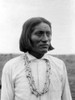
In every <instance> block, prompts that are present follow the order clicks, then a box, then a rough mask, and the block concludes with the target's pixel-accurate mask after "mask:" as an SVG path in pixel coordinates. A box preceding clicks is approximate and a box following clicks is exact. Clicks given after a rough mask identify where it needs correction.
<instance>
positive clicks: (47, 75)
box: [24, 54, 51, 97]
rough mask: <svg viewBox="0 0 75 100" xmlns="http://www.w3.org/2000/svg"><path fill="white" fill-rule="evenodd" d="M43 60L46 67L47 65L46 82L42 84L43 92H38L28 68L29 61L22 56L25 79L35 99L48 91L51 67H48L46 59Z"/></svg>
mask: <svg viewBox="0 0 75 100" xmlns="http://www.w3.org/2000/svg"><path fill="white" fill-rule="evenodd" d="M44 60H45V61H46V65H47V67H46V81H45V83H44V88H43V90H42V91H41V92H40V91H38V90H37V88H36V86H35V81H34V78H33V76H32V71H31V68H30V66H29V63H30V61H29V59H28V57H27V55H26V54H25V56H24V61H25V71H26V77H27V79H28V81H29V85H30V90H31V93H32V94H34V95H35V96H36V97H39V96H42V95H44V94H45V93H47V92H48V91H49V85H50V72H51V66H50V62H49V61H48V60H47V59H44Z"/></svg>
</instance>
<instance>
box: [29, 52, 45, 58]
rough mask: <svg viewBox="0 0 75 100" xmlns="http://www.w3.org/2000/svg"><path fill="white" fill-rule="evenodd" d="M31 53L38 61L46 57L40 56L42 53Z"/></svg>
mask: <svg viewBox="0 0 75 100" xmlns="http://www.w3.org/2000/svg"><path fill="white" fill-rule="evenodd" d="M29 53H30V54H31V55H33V56H34V57H36V58H37V59H40V58H42V57H43V56H44V54H40V53H37V52H33V51H29Z"/></svg>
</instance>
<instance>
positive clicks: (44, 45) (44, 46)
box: [40, 44, 49, 48]
mask: <svg viewBox="0 0 75 100" xmlns="http://www.w3.org/2000/svg"><path fill="white" fill-rule="evenodd" d="M40 47H42V48H48V47H49V45H48V44H41V45H40Z"/></svg>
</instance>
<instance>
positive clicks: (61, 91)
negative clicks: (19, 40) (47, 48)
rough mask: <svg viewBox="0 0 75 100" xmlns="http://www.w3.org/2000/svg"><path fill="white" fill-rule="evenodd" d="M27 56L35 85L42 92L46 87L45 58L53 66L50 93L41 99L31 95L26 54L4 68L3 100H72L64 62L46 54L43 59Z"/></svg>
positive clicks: (11, 61)
mask: <svg viewBox="0 0 75 100" xmlns="http://www.w3.org/2000/svg"><path fill="white" fill-rule="evenodd" d="M26 54H27V56H28V59H29V61H31V63H30V67H31V70H32V75H33V77H34V81H35V85H36V87H37V89H39V90H40V91H41V90H42V89H43V87H44V83H45V77H46V67H47V65H46V63H45V61H44V60H43V58H45V59H48V60H49V62H50V66H51V75H50V86H49V92H47V93H46V94H44V95H42V96H40V97H36V96H35V95H34V94H31V91H30V85H29V82H28V79H27V78H26V72H25V61H24V56H25V54H24V55H21V56H19V57H16V58H13V59H11V60H10V61H8V62H7V63H6V64H5V66H4V68H3V72H2V89H1V100H72V97H71V93H70V88H69V83H68V77H67V71H66V67H65V64H64V62H63V61H62V60H60V59H58V58H56V57H53V56H51V55H50V54H45V55H44V56H43V57H42V59H37V58H35V57H33V56H32V55H30V54H29V53H26Z"/></svg>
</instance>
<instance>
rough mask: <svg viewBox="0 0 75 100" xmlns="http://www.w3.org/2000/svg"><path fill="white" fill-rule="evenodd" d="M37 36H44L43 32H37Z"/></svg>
mask: <svg viewBox="0 0 75 100" xmlns="http://www.w3.org/2000/svg"><path fill="white" fill-rule="evenodd" d="M35 34H36V35H37V36H42V34H43V31H37V32H36V33H35Z"/></svg>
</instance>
